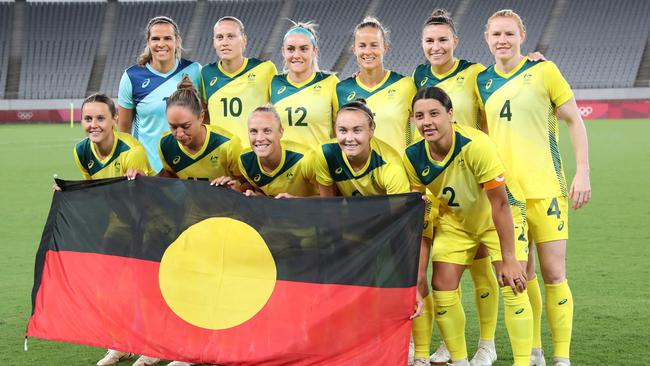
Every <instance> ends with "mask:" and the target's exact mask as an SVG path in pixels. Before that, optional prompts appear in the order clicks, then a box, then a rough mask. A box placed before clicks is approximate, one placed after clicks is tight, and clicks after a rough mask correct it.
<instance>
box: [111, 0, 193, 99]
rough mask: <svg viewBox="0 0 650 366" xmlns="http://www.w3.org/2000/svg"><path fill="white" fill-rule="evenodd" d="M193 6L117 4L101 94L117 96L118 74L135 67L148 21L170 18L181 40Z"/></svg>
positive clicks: (191, 3) (186, 2) (165, 2)
mask: <svg viewBox="0 0 650 366" xmlns="http://www.w3.org/2000/svg"><path fill="white" fill-rule="evenodd" d="M195 5H196V4H195V3H194V2H188V1H179V2H170V1H142V2H140V1H139V2H121V3H120V10H119V15H118V17H117V22H118V27H116V31H115V40H114V42H113V44H112V46H111V49H112V52H111V53H110V54H109V56H108V59H107V60H106V68H105V69H104V75H103V77H102V84H101V85H102V87H101V90H102V91H103V92H105V93H107V94H108V95H112V96H117V91H118V88H119V85H120V78H121V77H122V73H123V72H124V70H125V69H126V68H127V67H129V66H131V65H133V64H135V62H136V59H137V57H138V55H139V54H140V52H142V49H143V47H144V43H145V35H144V30H145V27H146V25H147V21H148V20H149V19H151V18H153V17H155V16H158V15H165V16H168V17H171V18H172V19H174V21H176V24H178V27H179V28H180V32H181V36H183V31H185V30H187V29H188V28H189V24H190V21H191V17H192V10H194V6H195Z"/></svg>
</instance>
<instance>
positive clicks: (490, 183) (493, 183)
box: [481, 174, 506, 191]
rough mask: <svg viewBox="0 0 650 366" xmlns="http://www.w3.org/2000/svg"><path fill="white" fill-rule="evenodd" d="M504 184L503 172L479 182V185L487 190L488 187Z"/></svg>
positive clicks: (492, 187)
mask: <svg viewBox="0 0 650 366" xmlns="http://www.w3.org/2000/svg"><path fill="white" fill-rule="evenodd" d="M504 184H506V176H505V175H503V174H499V176H498V177H496V178H494V179H492V180H489V181H487V182H485V183H483V184H481V186H482V187H483V189H485V190H486V191H489V190H490V189H494V188H497V187H501V186H502V185H504Z"/></svg>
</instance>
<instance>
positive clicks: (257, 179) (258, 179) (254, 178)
mask: <svg viewBox="0 0 650 366" xmlns="http://www.w3.org/2000/svg"><path fill="white" fill-rule="evenodd" d="M260 179H262V176H261V175H260V174H256V175H255V176H254V177H253V181H254V182H259V181H260Z"/></svg>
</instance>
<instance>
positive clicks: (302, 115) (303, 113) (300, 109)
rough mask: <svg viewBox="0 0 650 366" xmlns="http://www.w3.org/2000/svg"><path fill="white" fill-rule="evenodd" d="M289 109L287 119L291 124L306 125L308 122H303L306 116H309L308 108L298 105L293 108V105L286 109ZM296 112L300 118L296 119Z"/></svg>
mask: <svg viewBox="0 0 650 366" xmlns="http://www.w3.org/2000/svg"><path fill="white" fill-rule="evenodd" d="M284 110H285V111H287V121H288V122H289V126H300V127H306V126H307V122H303V121H304V120H305V118H307V109H305V108H304V107H298V108H296V109H295V110H293V109H292V108H291V107H287V108H285V109H284ZM294 114H295V115H296V117H298V119H297V120H296V121H294V118H293V117H294Z"/></svg>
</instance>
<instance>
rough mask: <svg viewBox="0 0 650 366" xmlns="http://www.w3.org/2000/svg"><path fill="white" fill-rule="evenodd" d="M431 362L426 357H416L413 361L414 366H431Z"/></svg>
mask: <svg viewBox="0 0 650 366" xmlns="http://www.w3.org/2000/svg"><path fill="white" fill-rule="evenodd" d="M430 365H431V364H430V363H429V360H428V359H427V358H426V357H416V358H415V360H414V361H413V366H430Z"/></svg>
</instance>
